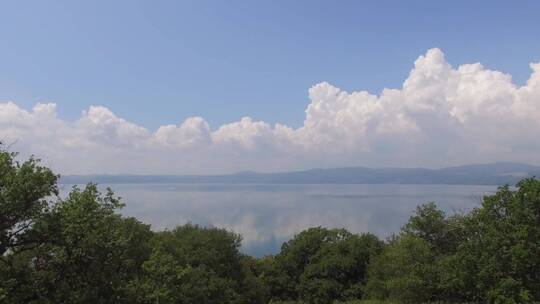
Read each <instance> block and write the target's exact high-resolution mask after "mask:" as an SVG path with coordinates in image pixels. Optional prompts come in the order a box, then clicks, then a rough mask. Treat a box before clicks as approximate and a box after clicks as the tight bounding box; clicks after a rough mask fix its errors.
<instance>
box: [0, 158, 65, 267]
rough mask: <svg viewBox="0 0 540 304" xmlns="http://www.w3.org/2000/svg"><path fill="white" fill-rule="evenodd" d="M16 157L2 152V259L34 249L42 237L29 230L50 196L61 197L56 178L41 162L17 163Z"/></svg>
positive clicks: (0, 236)
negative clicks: (7, 255) (9, 254)
mask: <svg viewBox="0 0 540 304" xmlns="http://www.w3.org/2000/svg"><path fill="white" fill-rule="evenodd" d="M16 156H17V154H16V153H10V152H7V151H5V150H0V259H3V260H4V262H6V260H5V259H6V258H5V254H6V252H8V251H10V252H11V253H15V252H17V251H20V250H23V248H24V249H28V248H32V247H34V246H36V245H38V244H39V243H41V242H43V241H44V239H43V237H44V236H43V235H39V234H35V233H33V230H32V229H30V228H32V226H33V225H34V223H35V221H36V220H38V219H39V218H40V217H41V216H42V215H43V213H44V210H45V209H46V208H47V205H48V203H47V197H49V196H51V195H57V194H58V188H57V186H56V182H57V179H58V176H56V175H55V174H54V173H53V172H52V171H51V170H50V169H48V168H46V167H43V166H40V164H39V160H38V159H35V158H30V159H28V160H27V161H25V162H19V161H17V160H15V158H16Z"/></svg>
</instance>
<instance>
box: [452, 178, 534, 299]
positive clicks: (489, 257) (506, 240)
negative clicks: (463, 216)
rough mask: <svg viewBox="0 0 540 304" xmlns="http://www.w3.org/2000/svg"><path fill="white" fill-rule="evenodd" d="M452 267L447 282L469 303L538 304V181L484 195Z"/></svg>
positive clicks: (525, 181) (507, 187)
mask: <svg viewBox="0 0 540 304" xmlns="http://www.w3.org/2000/svg"><path fill="white" fill-rule="evenodd" d="M452 263H453V265H452V269H449V270H451V271H449V272H448V273H447V278H446V281H447V284H448V286H449V287H450V288H453V289H454V290H458V291H460V292H461V294H462V296H463V297H466V298H467V299H469V300H474V301H478V302H488V303H535V302H539V301H540V180H537V179H532V178H528V179H524V180H522V181H521V182H519V183H518V184H517V190H512V189H511V188H510V187H509V186H503V187H500V188H499V190H498V191H497V193H495V194H493V195H489V196H485V197H484V199H483V202H482V207H481V208H478V209H476V210H474V211H473V212H472V214H471V216H470V218H469V219H468V221H467V239H466V241H464V242H462V244H461V245H460V246H459V248H458V251H457V253H456V256H455V258H454V259H453V261H452ZM467 278H468V279H467Z"/></svg>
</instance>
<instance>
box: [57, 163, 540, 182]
mask: <svg viewBox="0 0 540 304" xmlns="http://www.w3.org/2000/svg"><path fill="white" fill-rule="evenodd" d="M527 176H537V177H540V167H538V166H532V165H526V164H519V163H492V164H479V165H466V166H459V167H449V168H442V169H425V168H364V167H351V168H333V169H311V170H305V171H293V172H280V173H259V172H252V171H246V172H239V173H235V174H225V175H67V176H62V177H61V183H63V184H84V183H88V182H96V183H100V184H132V183H224V184H231V183H234V184H464V185H502V184H510V185H515V184H516V183H517V182H518V181H519V180H521V179H522V178H524V177H527Z"/></svg>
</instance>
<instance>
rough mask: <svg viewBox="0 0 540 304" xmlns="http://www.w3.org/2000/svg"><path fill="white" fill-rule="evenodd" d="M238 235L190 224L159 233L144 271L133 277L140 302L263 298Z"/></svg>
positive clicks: (228, 300) (242, 301)
mask: <svg viewBox="0 0 540 304" xmlns="http://www.w3.org/2000/svg"><path fill="white" fill-rule="evenodd" d="M240 241H241V239H240V236H238V235H236V234H233V233H230V232H227V231H225V230H223V229H217V228H201V227H199V226H194V225H185V226H181V227H177V228H176V229H174V230H172V231H164V232H161V233H158V234H157V235H156V237H155V238H154V240H153V242H152V254H151V256H150V258H149V260H148V261H146V262H145V263H144V265H143V271H144V276H143V278H142V279H141V280H138V281H135V282H133V288H134V290H136V291H138V294H139V296H138V298H139V299H140V300H141V301H142V302H144V303H201V304H205V303H246V304H247V303H263V302H262V301H263V300H264V299H262V298H261V293H258V292H257V291H254V290H250V288H258V287H260V285H259V284H258V283H257V281H256V279H255V278H254V276H253V275H252V274H250V273H248V271H249V267H246V264H245V260H244V257H243V256H242V255H241V254H240V253H239V250H238V249H239V247H240Z"/></svg>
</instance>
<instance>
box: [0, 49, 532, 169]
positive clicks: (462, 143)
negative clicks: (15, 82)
mask: <svg viewBox="0 0 540 304" xmlns="http://www.w3.org/2000/svg"><path fill="white" fill-rule="evenodd" d="M531 69H532V70H533V73H532V75H531V77H530V79H529V81H528V82H527V84H526V85H524V86H521V87H518V86H516V85H515V84H514V83H513V82H512V77H511V76H510V75H508V74H505V73H502V72H499V71H493V70H489V69H487V68H485V67H484V66H482V65H481V64H479V63H474V64H464V65H461V66H459V67H457V68H454V67H452V66H451V65H450V64H449V63H448V62H447V61H446V60H445V58H444V54H443V53H442V52H441V51H440V50H439V49H431V50H428V51H427V53H426V54H425V55H423V56H420V57H419V58H418V59H417V60H416V61H415V64H414V68H413V69H412V70H411V72H410V74H409V76H408V78H407V79H406V80H405V81H404V83H403V86H402V88H400V89H385V90H383V91H382V93H381V94H379V95H374V94H371V93H368V92H366V91H360V92H350V93H349V92H346V91H344V90H341V89H339V88H337V87H335V86H333V85H331V84H329V83H327V82H322V83H319V84H316V85H314V86H313V87H312V88H310V89H309V98H310V101H311V102H310V104H309V105H308V106H307V108H306V117H305V120H304V124H303V126H301V127H300V128H298V129H293V128H290V127H288V126H285V125H282V124H276V125H273V126H272V125H270V124H268V123H266V122H263V121H255V120H253V119H252V118H250V117H244V118H242V119H240V120H239V121H237V122H232V123H228V124H224V125H222V126H220V127H218V128H216V129H214V130H212V129H211V128H210V126H209V124H208V123H207V122H206V121H205V120H204V119H203V118H201V117H189V118H187V119H185V120H184V122H182V123H181V124H179V125H164V126H161V127H159V128H158V129H157V130H156V131H154V132H152V131H150V130H147V129H145V128H143V127H141V126H138V125H137V124H135V123H131V122H129V121H127V120H125V119H123V118H120V117H118V116H116V115H115V114H114V113H113V112H112V111H111V110H109V109H108V108H105V107H102V106H92V107H90V108H89V109H88V110H86V111H83V112H82V115H81V117H80V119H78V120H77V121H74V122H69V121H64V120H62V119H59V118H58V117H57V115H56V105H55V104H52V103H48V104H37V105H36V106H35V107H34V108H33V109H32V110H30V111H28V110H25V109H22V108H20V107H18V106H17V105H16V104H15V103H13V102H5V103H0V139H1V140H2V141H4V142H6V143H10V142H15V141H16V144H15V145H14V146H13V149H14V150H21V151H22V152H23V153H25V154H30V153H33V154H36V155H38V156H40V157H42V158H44V159H46V160H49V163H50V164H51V165H52V166H53V167H54V168H56V169H57V170H58V171H59V172H63V173H118V172H124V173H179V174H181V173H219V172H227V171H237V170H247V169H251V170H266V171H273V170H290V169H299V168H310V167H321V166H326V167H327V166H356V165H363V166H445V165H456V164H463V163H472V162H491V161H521V162H528V163H534V164H540V156H539V155H540V153H539V152H540V140H539V139H538V136H537V133H538V130H539V129H540V63H536V64H531Z"/></svg>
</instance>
